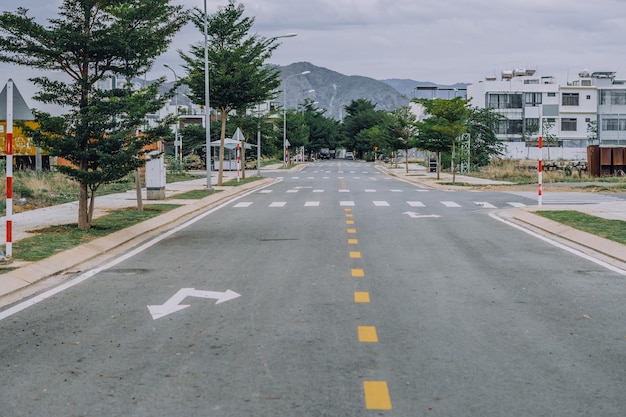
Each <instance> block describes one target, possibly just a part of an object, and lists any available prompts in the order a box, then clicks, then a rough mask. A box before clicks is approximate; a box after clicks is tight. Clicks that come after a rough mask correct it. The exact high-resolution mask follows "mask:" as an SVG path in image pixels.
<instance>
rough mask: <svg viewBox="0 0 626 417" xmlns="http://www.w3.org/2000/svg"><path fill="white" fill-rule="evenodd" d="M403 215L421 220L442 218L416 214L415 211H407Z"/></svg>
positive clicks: (435, 215)
mask: <svg viewBox="0 0 626 417" xmlns="http://www.w3.org/2000/svg"><path fill="white" fill-rule="evenodd" d="M402 214H406V215H407V216H409V217H410V218H412V219H421V218H427V217H430V218H437V217H441V216H439V215H437V214H419V213H415V212H413V211H405V212H404V213H402Z"/></svg>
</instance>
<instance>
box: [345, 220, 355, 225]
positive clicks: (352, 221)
mask: <svg viewBox="0 0 626 417" xmlns="http://www.w3.org/2000/svg"><path fill="white" fill-rule="evenodd" d="M346 224H347V225H353V224H354V220H346Z"/></svg>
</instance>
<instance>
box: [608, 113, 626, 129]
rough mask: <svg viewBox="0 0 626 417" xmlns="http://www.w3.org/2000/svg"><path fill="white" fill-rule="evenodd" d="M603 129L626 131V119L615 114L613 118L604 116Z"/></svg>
mask: <svg viewBox="0 0 626 417" xmlns="http://www.w3.org/2000/svg"><path fill="white" fill-rule="evenodd" d="M602 130H605V131H613V132H617V131H622V132H623V131H626V119H625V118H623V117H620V116H615V115H612V116H611V118H603V119H602Z"/></svg>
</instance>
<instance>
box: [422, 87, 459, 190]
mask: <svg viewBox="0 0 626 417" xmlns="http://www.w3.org/2000/svg"><path fill="white" fill-rule="evenodd" d="M414 100H415V102H417V103H419V104H421V105H423V106H424V108H425V111H426V114H429V115H431V116H432V117H434V120H433V121H431V122H430V123H434V124H432V126H431V127H432V129H434V130H435V131H436V132H438V133H439V134H441V138H442V139H444V140H445V143H446V144H447V146H448V147H449V149H450V150H451V153H452V182H454V181H455V180H456V167H455V162H456V161H455V158H456V155H455V151H456V142H457V139H458V138H459V137H460V136H461V135H462V134H463V133H465V131H466V130H467V120H468V117H469V114H470V108H469V101H468V100H465V99H462V98H461V97H455V98H453V99H449V100H446V99H438V98H437V99H433V100H428V99H414Z"/></svg>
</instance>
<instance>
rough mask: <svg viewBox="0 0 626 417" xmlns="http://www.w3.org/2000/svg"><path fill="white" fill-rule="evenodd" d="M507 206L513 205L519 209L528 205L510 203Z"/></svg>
mask: <svg viewBox="0 0 626 417" xmlns="http://www.w3.org/2000/svg"><path fill="white" fill-rule="evenodd" d="M507 204H509V205H511V206H513V207H517V208H520V207H526V204H524V203H515V202H508V203H507Z"/></svg>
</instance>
